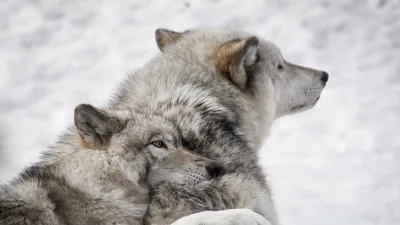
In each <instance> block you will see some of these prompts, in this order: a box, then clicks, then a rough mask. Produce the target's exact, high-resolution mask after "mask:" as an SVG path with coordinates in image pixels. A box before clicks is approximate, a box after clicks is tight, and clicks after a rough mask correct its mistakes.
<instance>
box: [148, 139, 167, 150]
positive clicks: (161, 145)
mask: <svg viewBox="0 0 400 225" xmlns="http://www.w3.org/2000/svg"><path fill="white" fill-rule="evenodd" d="M151 144H152V145H154V146H155V147H157V148H165V149H166V148H167V145H165V143H164V142H163V141H153V142H151Z"/></svg>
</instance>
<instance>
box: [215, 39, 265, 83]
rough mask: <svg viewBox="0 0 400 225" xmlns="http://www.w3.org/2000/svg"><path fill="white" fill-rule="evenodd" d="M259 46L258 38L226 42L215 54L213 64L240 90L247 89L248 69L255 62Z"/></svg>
mask: <svg viewBox="0 0 400 225" xmlns="http://www.w3.org/2000/svg"><path fill="white" fill-rule="evenodd" d="M257 45H258V39H257V38H256V37H249V38H246V39H233V40H230V41H228V42H225V43H224V44H223V45H221V46H220V47H219V48H218V49H217V51H216V52H215V54H214V57H213V60H214V62H213V63H214V64H215V67H216V69H217V70H218V72H220V73H221V74H222V75H224V76H225V77H226V78H228V79H230V80H231V81H232V82H233V83H235V84H236V85H237V86H238V87H239V88H240V89H245V86H246V81H247V74H246V67H247V66H251V64H252V63H253V62H254V61H255V59H256V57H255V55H256V54H257ZM246 59H247V60H246ZM249 59H250V60H249Z"/></svg>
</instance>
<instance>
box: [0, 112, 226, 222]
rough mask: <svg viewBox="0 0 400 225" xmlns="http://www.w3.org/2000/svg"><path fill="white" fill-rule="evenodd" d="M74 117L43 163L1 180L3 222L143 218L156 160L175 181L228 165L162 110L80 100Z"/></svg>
mask: <svg viewBox="0 0 400 225" xmlns="http://www.w3.org/2000/svg"><path fill="white" fill-rule="evenodd" d="M74 121H75V126H74V127H73V128H71V129H70V131H69V132H67V133H66V134H65V135H64V136H62V137H61V141H60V142H59V143H57V144H55V145H54V146H53V147H51V148H50V149H49V150H48V151H46V152H45V153H44V156H43V158H42V160H41V161H40V162H39V163H38V164H36V165H34V166H31V167H29V168H27V169H26V170H25V171H24V172H23V173H22V174H20V176H19V177H18V178H17V179H15V180H14V181H12V182H11V183H9V184H7V185H5V186H2V187H0V224H2V225H17V224H39V225H55V224H57V225H66V224H77V225H78V224H89V225H90V224H133V225H142V224H143V219H144V216H145V213H146V211H147V207H148V204H149V201H150V199H149V187H148V181H147V175H148V174H149V169H151V168H152V165H158V166H157V167H154V169H152V171H153V172H152V173H151V174H160V173H162V172H163V173H166V172H167V171H168V174H169V175H168V176H166V177H168V182H169V183H171V184H174V185H176V186H178V185H195V184H197V183H199V182H206V181H209V180H211V179H216V178H217V177H218V176H219V174H221V171H222V169H223V168H222V166H221V165H220V164H219V163H218V162H216V161H214V160H211V159H207V158H205V157H202V156H199V155H197V154H194V153H192V152H190V151H188V150H187V149H183V147H182V144H181V143H182V142H181V139H180V137H181V136H180V131H179V129H178V128H177V127H176V126H175V125H174V124H173V123H171V122H170V121H168V120H166V119H164V118H162V117H160V116H157V115H143V114H140V113H137V112H133V111H132V110H130V109H118V110H116V109H112V110H111V109H105V110H102V109H98V108H95V107H93V106H91V105H88V104H82V105H79V106H77V107H76V109H75V114H74ZM160 161H163V162H169V163H168V166H167V167H165V166H163V167H161V166H160V165H161V164H160V163H158V164H156V162H160ZM163 165H166V164H163ZM157 171H158V172H157ZM157 177H158V176H152V180H153V181H154V183H158V182H156V180H160V179H161V177H159V178H157Z"/></svg>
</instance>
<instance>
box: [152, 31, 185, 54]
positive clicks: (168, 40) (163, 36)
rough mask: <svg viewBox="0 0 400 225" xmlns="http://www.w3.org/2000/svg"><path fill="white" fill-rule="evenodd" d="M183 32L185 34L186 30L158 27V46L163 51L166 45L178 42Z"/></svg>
mask: <svg viewBox="0 0 400 225" xmlns="http://www.w3.org/2000/svg"><path fill="white" fill-rule="evenodd" d="M183 34H184V32H183V33H180V32H175V31H172V30H167V29H161V28H159V29H157V30H156V42H157V45H158V48H159V49H160V50H161V52H162V51H163V49H164V48H165V47H166V46H168V45H170V44H173V43H175V42H177V41H178V40H179V39H180V38H181V37H182V36H183Z"/></svg>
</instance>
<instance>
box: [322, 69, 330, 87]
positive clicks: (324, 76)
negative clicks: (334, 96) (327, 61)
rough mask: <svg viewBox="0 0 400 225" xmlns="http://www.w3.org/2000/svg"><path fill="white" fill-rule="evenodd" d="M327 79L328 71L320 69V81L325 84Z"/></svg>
mask: <svg viewBox="0 0 400 225" xmlns="http://www.w3.org/2000/svg"><path fill="white" fill-rule="evenodd" d="M328 79H329V75H328V73H327V72H325V71H322V76H321V81H322V83H324V84H326V82H328Z"/></svg>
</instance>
